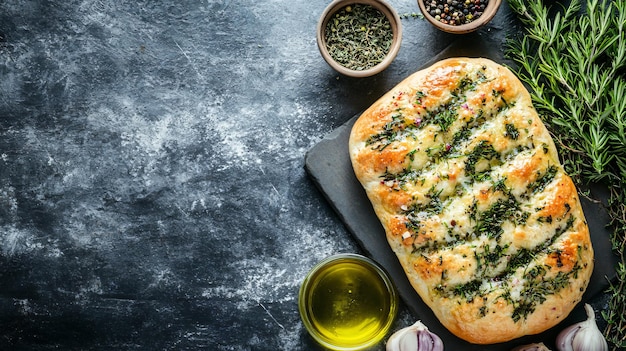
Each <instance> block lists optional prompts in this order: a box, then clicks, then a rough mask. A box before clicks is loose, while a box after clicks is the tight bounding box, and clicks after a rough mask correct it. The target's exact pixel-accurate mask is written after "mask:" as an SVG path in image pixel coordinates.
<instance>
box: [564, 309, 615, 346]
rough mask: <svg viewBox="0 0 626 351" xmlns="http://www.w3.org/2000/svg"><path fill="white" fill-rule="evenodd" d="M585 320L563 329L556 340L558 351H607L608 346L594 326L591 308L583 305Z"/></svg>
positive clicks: (594, 319) (593, 314)
mask: <svg viewBox="0 0 626 351" xmlns="http://www.w3.org/2000/svg"><path fill="white" fill-rule="evenodd" d="M585 311H586V312H587V320H586V321H583V322H580V323H576V324H574V325H571V326H569V327H567V328H565V329H564V330H563V331H561V332H560V333H559V335H558V336H557V338H556V347H557V349H558V350H559V351H583V350H584V351H607V350H608V349H609V346H608V345H607V343H606V340H605V339H604V335H602V332H600V329H598V326H597V325H596V315H595V313H594V312H593V308H592V307H591V306H589V305H588V304H585Z"/></svg>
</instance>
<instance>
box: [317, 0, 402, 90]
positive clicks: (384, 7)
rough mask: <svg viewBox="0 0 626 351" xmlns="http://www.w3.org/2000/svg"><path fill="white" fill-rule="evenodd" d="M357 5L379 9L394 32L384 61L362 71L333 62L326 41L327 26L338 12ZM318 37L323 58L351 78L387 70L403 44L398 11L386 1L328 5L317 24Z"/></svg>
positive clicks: (342, 0)
mask: <svg viewBox="0 0 626 351" xmlns="http://www.w3.org/2000/svg"><path fill="white" fill-rule="evenodd" d="M355 4H364V5H370V6H372V7H374V8H376V9H378V10H379V11H380V12H382V13H383V15H385V17H387V19H388V20H389V23H390V24H391V29H392V31H393V39H392V42H391V47H390V48H389V52H388V53H387V55H385V58H383V60H382V61H381V62H379V63H378V64H377V65H375V66H373V67H371V68H368V69H365V70H360V71H359V70H353V69H349V68H346V67H345V66H342V65H341V64H340V63H338V62H336V61H335V60H333V58H332V57H331V56H330V54H329V53H328V50H327V49H326V39H325V33H324V32H325V29H326V24H327V23H328V21H329V20H330V19H331V18H332V16H333V15H334V14H335V13H336V12H337V11H339V10H341V9H342V8H343V7H345V6H348V5H355ZM316 37H317V47H318V49H319V51H320V53H321V54H322V57H323V58H324V60H325V61H326V62H327V63H328V64H329V65H330V66H331V67H332V68H333V69H335V70H336V71H337V72H339V73H341V74H343V75H346V76H350V77H356V78H362V77H369V76H373V75H375V74H377V73H380V72H382V71H383V70H384V69H386V68H387V67H388V66H389V65H390V64H391V62H392V61H393V60H394V59H395V58H396V56H397V55H398V52H399V51H400V45H401V43H402V22H401V20H400V16H399V15H398V13H397V11H396V10H395V9H394V8H393V7H392V6H391V5H390V4H389V3H388V2H387V1H385V0H333V1H332V2H331V3H330V4H328V6H326V8H325V9H324V11H323V12H322V15H321V16H320V18H319V20H318V22H317V28H316Z"/></svg>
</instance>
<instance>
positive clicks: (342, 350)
mask: <svg viewBox="0 0 626 351" xmlns="http://www.w3.org/2000/svg"><path fill="white" fill-rule="evenodd" d="M337 261H348V262H350V261H352V262H358V263H361V264H364V265H366V266H367V267H369V268H371V269H372V270H373V271H374V272H376V273H377V275H378V276H379V277H380V279H381V280H382V282H383V283H384V285H385V287H386V289H387V291H388V292H389V298H390V310H389V315H388V318H387V320H386V321H385V324H384V325H383V326H382V327H381V329H380V330H381V331H380V335H377V336H376V337H374V338H372V339H371V340H368V341H366V342H363V343H361V344H359V345H354V346H340V345H335V344H332V343H330V342H328V341H327V340H325V339H324V338H323V337H321V336H320V335H319V333H317V332H316V329H315V328H314V327H313V325H312V324H311V321H310V318H309V313H308V311H307V309H306V306H305V303H304V301H305V299H306V294H307V292H308V291H309V289H310V288H311V283H312V278H313V277H315V276H316V273H318V272H319V271H320V270H321V269H323V268H324V267H326V266H327V265H328V264H329V263H333V262H337ZM398 305H399V296H398V292H397V289H396V287H395V285H394V284H393V281H392V280H391V276H390V275H389V273H387V271H386V270H385V269H384V268H383V267H382V266H381V265H379V264H378V263H377V262H376V261H374V260H373V259H371V258H369V257H366V256H363V255H360V254H355V253H339V254H334V255H331V256H328V257H326V258H324V259H322V260H321V261H319V262H318V263H316V264H315V265H314V266H313V268H311V269H310V270H309V272H308V273H307V274H306V276H305V278H304V280H303V281H302V284H301V285H300V290H299V292H298V312H299V314H300V319H301V320H302V323H303V324H304V327H305V329H306V330H307V332H308V333H309V335H311V337H312V338H313V339H314V340H315V341H316V342H317V343H319V344H320V345H322V346H323V347H325V348H327V349H330V350H338V351H350V350H362V349H365V348H368V347H371V346H373V345H375V344H376V343H378V342H380V341H381V340H382V339H383V338H384V337H385V335H386V334H387V333H388V332H389V331H390V330H391V328H392V327H393V322H394V321H395V319H396V316H397V314H398V308H399V307H398Z"/></svg>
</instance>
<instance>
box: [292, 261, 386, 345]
mask: <svg viewBox="0 0 626 351" xmlns="http://www.w3.org/2000/svg"><path fill="white" fill-rule="evenodd" d="M298 307H299V310H300V316H301V318H302V322H303V324H304V326H305V327H306V329H307V331H308V332H309V334H310V335H311V336H312V337H313V339H315V340H316V341H317V342H318V343H319V344H321V345H322V346H324V347H326V348H328V349H331V350H362V349H365V348H367V347H370V346H373V345H375V344H377V343H378V342H380V341H381V340H382V339H383V337H384V336H385V335H386V334H387V333H388V332H389V330H390V329H391V327H392V324H393V321H394V320H395V317H396V314H397V312H398V295H397V292H396V289H395V287H394V285H393V283H392V282H391V280H390V279H389V276H388V275H387V273H386V272H385V271H384V270H383V269H382V268H381V267H380V266H379V265H378V264H377V263H376V262H374V261H373V260H371V259H369V258H367V257H364V256H361V255H357V254H337V255H334V256H330V257H328V258H326V259H324V260H322V261H321V262H319V263H318V264H317V265H315V266H314V267H313V268H312V269H311V271H310V272H309V274H308V275H307V276H306V277H305V279H304V281H303V282H302V285H301V286H300V292H299V301H298Z"/></svg>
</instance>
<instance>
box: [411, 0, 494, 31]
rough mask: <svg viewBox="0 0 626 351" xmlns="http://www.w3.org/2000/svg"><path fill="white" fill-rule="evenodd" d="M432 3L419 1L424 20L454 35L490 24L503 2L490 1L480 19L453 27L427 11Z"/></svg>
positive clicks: (461, 1)
mask: <svg viewBox="0 0 626 351" xmlns="http://www.w3.org/2000/svg"><path fill="white" fill-rule="evenodd" d="M432 1H433V0H417V4H418V5H419V7H420V10H422V14H423V15H424V18H426V20H428V22H430V23H431V24H432V25H433V26H435V27H437V28H439V29H440V30H442V31H444V32H448V33H452V34H465V33H470V32H473V31H475V30H477V29H478V28H480V27H482V26H484V25H485V24H487V23H489V21H491V19H492V18H493V16H495V15H496V12H498V8H499V7H500V4H501V2H502V1H501V0H489V2H488V3H487V5H486V6H485V9H484V10H483V11H482V14H480V16H479V17H477V18H475V19H474V20H473V21H471V22H469V23H463V24H458V25H452V24H446V23H443V22H441V21H440V20H438V19H436V18H435V17H434V16H433V15H432V14H431V13H430V12H429V11H428V10H427V8H426V7H427V6H426V3H431V2H432ZM456 1H458V2H460V3H463V2H465V1H466V0H455V2H456ZM467 1H471V2H474V1H475V0H467ZM437 2H439V1H437ZM431 10H432V9H431ZM432 11H434V10H432ZM439 11H441V9H439Z"/></svg>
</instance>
